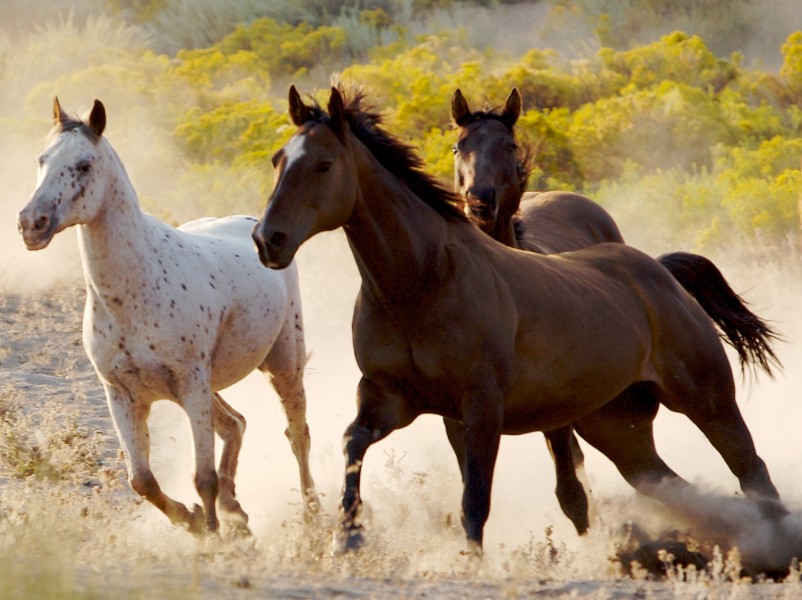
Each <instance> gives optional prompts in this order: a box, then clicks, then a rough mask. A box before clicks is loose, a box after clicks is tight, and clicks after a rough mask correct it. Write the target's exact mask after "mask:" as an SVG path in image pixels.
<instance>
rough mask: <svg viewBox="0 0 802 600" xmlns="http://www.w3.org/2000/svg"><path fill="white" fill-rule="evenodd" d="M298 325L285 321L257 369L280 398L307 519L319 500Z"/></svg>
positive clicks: (302, 344) (303, 357) (318, 503)
mask: <svg viewBox="0 0 802 600" xmlns="http://www.w3.org/2000/svg"><path fill="white" fill-rule="evenodd" d="M298 321H300V313H297V315H296V322H298ZM298 327H299V328H298V329H296V327H295V324H293V323H291V322H290V320H288V322H287V324H285V326H284V328H283V329H282V331H281V332H280V333H279V337H278V338H277V340H276V343H275V344H274V345H273V347H272V348H271V349H270V352H269V353H268V355H267V358H266V359H265V361H264V363H263V364H262V366H261V367H260V369H261V370H262V371H265V372H267V373H269V375H270V383H271V385H272V386H273V388H274V389H275V390H276V393H278V395H279V398H280V399H281V405H282V407H283V408H284V414H285V415H286V417H287V429H286V430H285V432H284V433H285V435H286V436H287V439H288V440H289V442H290V447H291V448H292V452H293V454H294V455H295V459H296V460H297V461H298V470H299V472H300V477H301V493H302V494H303V497H304V510H305V515H306V517H307V518H312V517H313V516H314V515H315V514H316V513H317V512H318V511H319V510H320V500H319V498H318V495H317V491H316V488H315V482H314V480H313V479H312V472H311V470H310V468H309V447H310V445H311V440H310V437H309V426H308V425H307V423H306V392H305V390H304V379H303V376H304V367H305V366H306V348H305V345H304V340H303V334H302V329H300V324H299V325H298Z"/></svg>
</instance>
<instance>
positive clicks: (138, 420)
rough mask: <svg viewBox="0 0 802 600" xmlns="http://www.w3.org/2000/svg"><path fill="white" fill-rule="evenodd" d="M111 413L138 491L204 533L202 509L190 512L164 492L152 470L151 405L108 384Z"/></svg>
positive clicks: (178, 522) (130, 478)
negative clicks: (149, 429) (149, 419)
mask: <svg viewBox="0 0 802 600" xmlns="http://www.w3.org/2000/svg"><path fill="white" fill-rule="evenodd" d="M104 387H105V391H106V400H107V402H108V405H109V412H110V414H111V419H112V421H113V423H114V428H115V429H116V430H117V438H118V439H119V440H120V444H121V445H122V447H123V452H124V453H125V463H126V467H127V469H128V484H129V485H130V486H131V489H132V490H134V492H136V493H137V494H139V495H140V496H142V497H143V498H145V499H146V500H147V501H148V502H150V503H151V504H153V505H154V506H155V507H156V508H158V509H159V510H161V511H162V512H163V513H164V514H165V515H167V517H168V518H169V519H170V521H171V522H172V523H173V524H175V525H183V526H185V527H187V529H189V530H190V531H192V532H193V533H200V531H201V530H202V521H201V519H200V510H199V507H197V508H198V510H195V511H193V512H190V511H189V510H188V509H187V507H186V506H184V505H183V504H181V503H180V502H176V501H175V500H173V499H172V498H170V497H168V496H167V495H165V494H164V492H162V490H161V487H159V484H158V482H157V481H156V478H155V477H154V476H153V471H151V469H150V463H149V455H150V434H149V433H148V416H149V415H150V405H149V404H145V403H138V402H137V401H136V399H135V398H132V397H131V396H130V395H129V394H128V393H126V392H123V391H122V390H119V389H117V388H114V387H111V386H109V385H105V386H104Z"/></svg>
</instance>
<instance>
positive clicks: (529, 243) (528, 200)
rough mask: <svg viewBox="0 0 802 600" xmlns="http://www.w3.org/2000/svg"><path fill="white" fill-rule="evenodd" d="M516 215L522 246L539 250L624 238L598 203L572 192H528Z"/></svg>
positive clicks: (546, 251)
mask: <svg viewBox="0 0 802 600" xmlns="http://www.w3.org/2000/svg"><path fill="white" fill-rule="evenodd" d="M519 219H520V221H521V225H522V228H521V234H522V235H521V240H520V241H521V244H522V246H523V247H524V249H527V250H533V251H535V252H539V253H543V254H552V253H557V252H568V251H571V250H578V249H580V248H586V247H588V246H592V245H594V244H600V243H604V242H618V243H623V242H624V238H623V236H622V235H621V231H620V230H619V229H618V225H616V222H615V220H614V219H613V218H612V217H611V216H610V214H609V213H608V212H607V211H606V210H604V208H602V206H601V205H599V204H598V203H596V202H594V201H593V200H591V199H590V198H587V197H585V196H582V195H581V194H576V193H573V192H542V193H537V192H528V193H526V194H524V195H523V197H522V198H521V206H520V214H519Z"/></svg>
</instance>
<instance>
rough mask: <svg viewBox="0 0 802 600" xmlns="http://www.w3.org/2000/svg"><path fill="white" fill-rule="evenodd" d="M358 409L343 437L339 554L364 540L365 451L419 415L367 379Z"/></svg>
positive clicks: (399, 397)
mask: <svg viewBox="0 0 802 600" xmlns="http://www.w3.org/2000/svg"><path fill="white" fill-rule="evenodd" d="M357 406H358V407H359V412H358V414H357V416H356V419H354V421H353V423H351V424H350V425H349V426H348V428H347V429H346V430H345V434H344V435H343V453H344V455H345V478H344V482H343V492H342V497H341V498H340V531H339V532H337V533H335V551H338V552H342V551H349V550H357V549H359V548H360V547H361V546H362V543H363V541H364V538H363V532H364V526H363V524H362V522H361V518H360V517H361V515H362V497H361V495H360V482H361V477H362V461H363V459H364V457H365V452H367V449H368V448H369V447H370V445H371V444H373V443H374V442H377V441H379V440H381V439H383V438H384V437H386V436H387V435H388V434H389V433H391V432H392V431H394V430H396V429H399V428H401V427H405V426H406V425H409V424H410V423H411V422H412V421H413V420H414V419H415V417H417V416H418V413H415V412H412V411H410V409H409V406H408V404H407V403H406V401H405V399H404V397H403V396H402V395H400V394H397V393H394V392H392V391H389V390H386V389H384V388H380V387H378V386H377V385H375V384H373V383H372V382H370V381H369V380H367V379H365V377H362V379H361V380H360V382H359V387H358V389H357Z"/></svg>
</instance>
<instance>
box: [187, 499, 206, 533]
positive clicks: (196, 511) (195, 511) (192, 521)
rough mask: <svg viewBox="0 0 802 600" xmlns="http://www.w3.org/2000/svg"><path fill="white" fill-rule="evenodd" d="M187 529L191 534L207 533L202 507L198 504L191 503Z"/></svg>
mask: <svg viewBox="0 0 802 600" xmlns="http://www.w3.org/2000/svg"><path fill="white" fill-rule="evenodd" d="M187 529H189V532H190V533H191V534H193V535H197V536H201V535H204V534H205V533H208V531H209V529H208V528H207V527H206V517H205V515H204V514H203V508H201V507H200V506H199V505H198V504H193V505H192V512H191V513H189V519H188V520H187Z"/></svg>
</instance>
